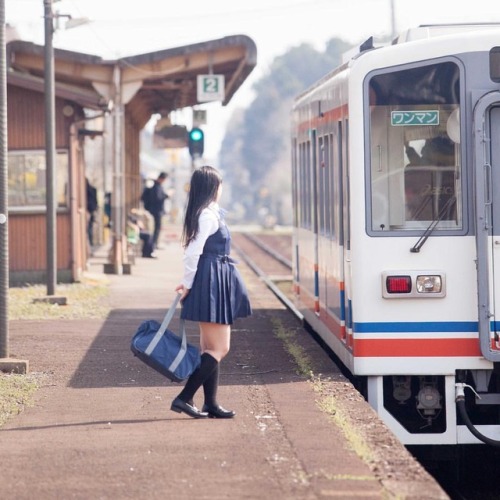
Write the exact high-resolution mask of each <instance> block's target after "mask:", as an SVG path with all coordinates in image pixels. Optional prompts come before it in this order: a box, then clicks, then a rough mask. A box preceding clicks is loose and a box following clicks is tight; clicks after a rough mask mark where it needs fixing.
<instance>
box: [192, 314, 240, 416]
mask: <svg viewBox="0 0 500 500" xmlns="http://www.w3.org/2000/svg"><path fill="white" fill-rule="evenodd" d="M200 339H201V348H202V350H203V353H210V354H211V355H212V356H213V357H214V358H216V359H218V360H219V363H220V361H221V360H222V359H223V358H224V357H225V356H226V354H227V353H228V351H229V348H230V340H231V327H230V326H229V325H218V324H214V323H200ZM219 363H217V366H216V367H215V369H214V370H213V371H212V373H211V374H210V376H209V377H208V378H207V379H205V381H204V382H203V392H204V396H205V404H204V405H203V410H202V411H204V412H208V414H209V416H210V417H214V418H232V417H234V415H235V413H234V412H233V411H231V410H226V409H224V408H222V407H221V406H220V405H219V404H218V403H217V389H218V387H219Z"/></svg>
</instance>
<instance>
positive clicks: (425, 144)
mask: <svg viewBox="0 0 500 500" xmlns="http://www.w3.org/2000/svg"><path fill="white" fill-rule="evenodd" d="M367 94H368V102H369V114H368V115H369V137H370V170H369V175H370V180H371V190H370V197H371V204H370V206H371V229H372V230H373V231H388V230H399V231H400V230H422V229H425V228H427V227H428V226H429V224H430V223H431V222H432V221H438V222H437V225H436V230H437V231H439V230H457V229H461V228H462V216H461V213H459V210H458V207H460V206H461V205H462V202H461V195H462V193H461V178H462V176H461V161H460V116H459V113H460V71H459V68H458V66H457V65H456V64H455V63H454V62H449V61H446V62H442V63H438V64H431V65H425V66H419V67H412V68H410V69H407V70H399V71H393V72H385V73H383V74H378V75H376V76H373V77H372V78H371V79H370V80H369V84H368V89H367Z"/></svg>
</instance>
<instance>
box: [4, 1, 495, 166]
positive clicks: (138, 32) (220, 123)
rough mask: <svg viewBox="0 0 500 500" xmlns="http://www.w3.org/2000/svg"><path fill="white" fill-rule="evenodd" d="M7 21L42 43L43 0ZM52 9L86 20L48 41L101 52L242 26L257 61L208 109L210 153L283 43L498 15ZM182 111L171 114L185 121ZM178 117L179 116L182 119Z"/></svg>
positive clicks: (184, 6) (484, 8)
mask: <svg viewBox="0 0 500 500" xmlns="http://www.w3.org/2000/svg"><path fill="white" fill-rule="evenodd" d="M4 2H5V15H6V21H7V23H9V24H11V25H13V26H14V27H16V28H17V30H18V32H19V34H20V36H21V38H22V39H23V40H29V41H33V42H35V43H39V44H43V0H4ZM53 5H54V11H57V12H59V13H60V14H69V15H71V16H72V17H73V18H86V19H87V20H88V22H87V24H85V25H81V26H79V27H75V28H73V29H64V19H62V20H61V25H62V26H61V28H60V29H58V30H57V32H56V34H55V37H54V46H55V47H58V48H64V49H68V50H74V51H77V52H84V53H89V54H95V55H99V56H101V57H104V58H108V59H116V58H119V57H123V56H128V55H135V54H142V53H146V52H152V51H156V50H163V49H168V48H173V47H179V46H183V45H189V44H192V43H197V42H202V41H209V40H213V39H218V38H222V37H224V36H229V35H236V34H245V35H248V36H250V37H251V38H252V39H253V40H254V41H255V43H256V45H257V60H258V63H257V67H256V69H255V70H254V71H253V73H252V74H251V75H250V77H249V78H248V79H247V81H246V82H245V83H244V84H243V85H242V87H240V89H239V90H238V91H237V93H236V94H235V96H234V97H233V98H232V100H231V102H230V103H229V104H228V105H227V106H225V107H222V106H221V105H220V104H219V103H210V104H206V105H204V106H203V108H204V109H207V116H208V124H207V125H206V126H204V129H205V150H206V153H207V156H208V157H215V156H216V154H217V152H218V150H219V148H220V143H221V141H222V139H223V137H224V133H225V127H226V123H227V121H228V119H229V117H230V115H231V114H232V113H233V111H234V110H235V108H237V107H246V106H248V105H249V103H250V102H251V101H252V99H253V96H254V94H253V91H252V85H253V83H255V81H257V80H258V79H259V78H260V77H262V75H264V74H265V73H266V72H267V71H268V70H269V67H270V65H271V63H272V61H273V59H274V58H275V57H277V56H279V55H281V54H283V53H284V52H286V51H287V50H288V49H289V48H291V47H295V46H298V45H300V44H301V43H309V44H311V45H312V46H314V47H315V48H316V49H318V50H323V48H324V46H325V43H326V42H327V41H328V40H329V39H331V38H333V37H339V38H342V39H344V40H345V41H347V42H349V43H352V44H353V45H356V44H358V43H360V42H362V41H364V40H366V39H367V38H369V37H370V36H372V35H373V36H375V37H376V38H381V37H384V36H387V35H388V34H390V33H391V32H392V19H393V17H392V14H393V15H394V22H395V28H396V32H401V31H403V30H405V29H408V28H411V27H415V26H418V25H421V24H439V23H467V22H498V23H500V8H499V0H474V1H464V0H418V1H416V0H252V2H249V3H247V2H238V1H237V0H186V1H181V0H139V1H126V0H60V1H56V0H54V4H53ZM190 117H191V114H190V113H188V112H187V111H184V112H178V113H175V114H174V122H177V123H179V124H184V125H186V126H188V127H189V126H190V125H191V123H190ZM183 122H185V123H183Z"/></svg>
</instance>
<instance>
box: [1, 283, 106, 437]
mask: <svg viewBox="0 0 500 500" xmlns="http://www.w3.org/2000/svg"><path fill="white" fill-rule="evenodd" d="M108 295H109V283H108V281H105V280H104V279H101V278H100V277H99V279H90V278H85V279H84V280H83V281H82V282H81V283H72V284H67V285H66V284H65V285H57V287H56V296H64V297H66V299H67V305H65V306H59V305H57V304H50V303H47V302H33V300H34V299H40V298H45V297H46V296H47V288H46V286H45V285H32V286H25V287H20V288H10V289H9V310H8V318H9V320H11V321H15V320H20V319H28V320H57V319H84V318H90V319H92V318H95V319H101V318H105V317H106V316H107V315H108V313H109V307H108V306H107V300H106V298H107V296H108ZM42 377H43V374H28V375H16V374H2V373H1V372H0V427H1V426H2V425H4V424H5V422H6V421H7V420H8V419H9V418H11V417H13V416H15V415H17V414H18V413H21V412H22V411H23V409H24V408H25V407H26V406H30V405H31V404H32V401H33V395H34V393H35V392H36V390H37V389H38V388H39V387H40V380H41V378H42Z"/></svg>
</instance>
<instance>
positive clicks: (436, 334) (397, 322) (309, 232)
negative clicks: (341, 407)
mask: <svg viewBox="0 0 500 500" xmlns="http://www.w3.org/2000/svg"><path fill="white" fill-rule="evenodd" d="M499 82H500V27H494V26H468V27H466V26H460V27H458V26H457V27H440V28H439V27H427V28H425V27H421V28H418V29H415V30H412V31H410V32H409V33H407V35H406V39H405V40H404V41H401V39H400V40H399V41H398V43H395V44H393V45H390V46H386V47H382V48H378V49H368V50H364V51H362V52H360V53H359V55H357V56H355V57H353V58H352V59H350V60H349V61H348V62H346V63H345V64H344V65H343V66H342V67H340V68H338V69H337V70H335V71H333V72H332V73H331V74H329V75H327V76H326V77H324V78H323V79H322V80H321V81H319V82H318V83H316V84H315V85H314V86H312V87H311V88H310V89H308V90H307V91H306V92H304V93H303V94H302V95H301V96H299V97H298V98H297V99H296V102H295V104H294V108H293V113H292V143H293V144H292V163H293V202H294V216H295V222H294V242H293V244H294V287H295V291H296V298H297V306H298V307H299V309H300V310H301V312H302V313H303V314H304V317H305V320H306V321H307V322H308V323H309V324H310V325H311V326H312V327H313V328H314V329H315V330H316V331H317V332H318V334H319V335H320V336H321V337H322V338H323V340H324V341H325V342H326V344H328V346H329V347H330V348H331V349H332V350H333V351H334V352H335V354H336V355H337V356H338V357H339V358H340V359H341V360H342V362H343V363H344V364H345V365H346V367H347V368H348V369H349V370H350V371H351V372H352V374H353V375H355V376H361V377H366V379H365V380H366V382H367V384H366V392H367V397H368V401H369V402H370V404H371V405H372V406H373V407H374V408H375V409H376V411H377V412H378V413H379V415H380V416H381V418H382V419H383V420H384V421H385V422H386V423H387V424H388V426H389V427H390V428H391V429H392V430H393V431H394V433H395V434H396V435H397V436H398V437H399V438H400V439H401V441H402V442H404V443H405V444H458V443H479V440H478V439H477V438H476V437H474V436H473V434H472V433H471V432H470V431H469V429H468V428H467V427H466V426H465V425H464V423H463V422H462V419H461V418H460V417H459V415H458V413H457V407H456V402H455V399H456V392H457V387H462V389H463V385H461V384H463V383H467V384H468V385H470V386H472V387H473V388H474V389H475V391H476V392H477V393H478V394H479V395H480V396H481V399H478V398H477V397H476V396H475V395H474V394H473V392H472V391H466V397H465V400H466V406H467V410H468V412H469V415H470V419H471V421H472V423H473V424H474V426H475V427H476V428H477V430H478V431H479V432H480V433H482V434H484V435H485V436H487V437H488V438H491V439H494V440H500V371H499V370H496V369H495V367H497V366H499V365H498V360H500V342H499V339H498V335H497V328H499V327H500V83H499ZM497 259H499V260H498V261H497ZM457 384H458V386H457ZM459 392H460V391H459Z"/></svg>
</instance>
